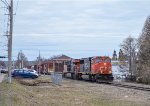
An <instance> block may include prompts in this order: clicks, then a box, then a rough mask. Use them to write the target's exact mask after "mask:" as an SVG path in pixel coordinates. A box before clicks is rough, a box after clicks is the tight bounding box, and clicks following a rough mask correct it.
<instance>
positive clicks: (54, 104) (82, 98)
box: [0, 77, 148, 106]
mask: <svg viewBox="0 0 150 106" xmlns="http://www.w3.org/2000/svg"><path fill="white" fill-rule="evenodd" d="M22 82H23V83H22ZM37 83H38V84H40V83H51V81H50V79H49V78H44V77H40V78H38V79H36V80H30V79H28V80H16V79H14V80H13V81H12V84H8V83H6V82H2V83H0V106H146V105H143V104H141V103H133V102H129V101H123V100H117V99H113V98H108V97H106V96H105V95H100V94H97V92H95V91H87V88H83V87H81V88H80V87H67V86H66V87H65V86H54V85H52V84H49V85H48V86H32V85H36V84H37ZM38 84H37V85H38ZM28 85H29V86H28ZM147 106H148V105H147Z"/></svg>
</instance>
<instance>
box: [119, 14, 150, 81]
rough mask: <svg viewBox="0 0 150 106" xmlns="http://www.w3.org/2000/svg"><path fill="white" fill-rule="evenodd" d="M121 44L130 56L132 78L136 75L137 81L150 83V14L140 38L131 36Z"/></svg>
mask: <svg viewBox="0 0 150 106" xmlns="http://www.w3.org/2000/svg"><path fill="white" fill-rule="evenodd" d="M120 46H121V49H122V51H123V53H124V54H126V55H127V57H128V63H129V73H130V74H131V79H133V77H134V78H135V79H136V81H137V82H142V83H150V16H148V17H147V19H146V21H145V24H144V27H143V29H142V33H141V34H140V36H139V38H134V37H131V36H129V37H128V38H126V39H124V41H123V42H122V43H121V45H120Z"/></svg>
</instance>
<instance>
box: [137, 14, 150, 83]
mask: <svg viewBox="0 0 150 106" xmlns="http://www.w3.org/2000/svg"><path fill="white" fill-rule="evenodd" d="M138 59H139V61H138V67H137V69H138V76H139V78H140V79H141V81H142V82H145V83H150V16H149V17H148V18H147V20H146V21H145V24H144V28H143V30H142V34H141V36H140V38H139V51H138Z"/></svg>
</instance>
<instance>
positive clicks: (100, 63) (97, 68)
mask: <svg viewBox="0 0 150 106" xmlns="http://www.w3.org/2000/svg"><path fill="white" fill-rule="evenodd" d="M68 74H70V75H71V78H72V79H83V77H82V76H83V75H87V76H88V78H89V80H91V81H97V82H105V81H113V75H112V65H111V58H110V57H108V56H96V57H89V58H82V59H72V60H70V61H67V62H65V64H64V71H63V75H64V77H67V75H68Z"/></svg>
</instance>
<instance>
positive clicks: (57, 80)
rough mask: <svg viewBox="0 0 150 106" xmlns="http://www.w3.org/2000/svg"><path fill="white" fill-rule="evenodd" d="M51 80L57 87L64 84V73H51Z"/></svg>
mask: <svg viewBox="0 0 150 106" xmlns="http://www.w3.org/2000/svg"><path fill="white" fill-rule="evenodd" d="M51 80H52V82H53V83H54V84H56V85H61V84H62V73H58V72H53V73H51Z"/></svg>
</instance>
